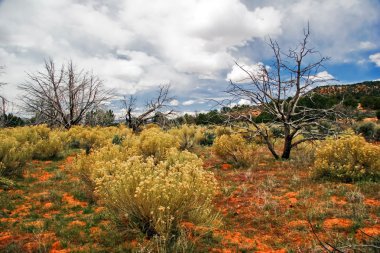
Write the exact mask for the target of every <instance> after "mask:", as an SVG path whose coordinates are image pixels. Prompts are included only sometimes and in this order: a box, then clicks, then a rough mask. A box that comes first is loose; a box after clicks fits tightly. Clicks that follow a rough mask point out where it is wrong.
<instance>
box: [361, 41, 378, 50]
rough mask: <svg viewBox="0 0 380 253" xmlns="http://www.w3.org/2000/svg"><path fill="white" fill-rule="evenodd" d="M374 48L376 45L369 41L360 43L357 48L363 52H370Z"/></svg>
mask: <svg viewBox="0 0 380 253" xmlns="http://www.w3.org/2000/svg"><path fill="white" fill-rule="evenodd" d="M376 47H377V46H376V44H375V43H373V42H371V41H361V42H360V44H359V48H360V49H363V50H371V49H375V48H376Z"/></svg>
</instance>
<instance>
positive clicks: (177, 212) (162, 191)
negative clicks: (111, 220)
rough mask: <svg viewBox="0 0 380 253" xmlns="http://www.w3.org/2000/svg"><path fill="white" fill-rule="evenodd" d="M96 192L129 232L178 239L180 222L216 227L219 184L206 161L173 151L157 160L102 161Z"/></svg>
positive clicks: (138, 158)
mask: <svg viewBox="0 0 380 253" xmlns="http://www.w3.org/2000/svg"><path fill="white" fill-rule="evenodd" d="M93 167H94V169H95V170H96V171H97V173H98V178H97V179H96V185H97V186H96V190H97V192H98V194H99V196H100V197H101V199H102V201H103V202H105V203H106V206H107V207H108V209H109V211H110V212H111V213H112V214H113V216H114V217H115V218H116V219H117V221H118V222H119V224H120V223H121V224H123V225H124V226H125V227H126V228H127V229H128V230H131V231H135V232H136V231H139V232H142V233H144V234H146V235H147V236H148V237H154V236H159V237H161V238H165V240H166V241H167V242H169V241H171V240H173V241H175V240H176V237H177V236H178V235H179V234H180V231H181V223H183V222H191V223H193V224H195V225H202V226H211V225H212V224H214V223H215V222H216V220H217V215H215V214H214V212H213V204H212V200H213V198H214V196H215V194H216V192H217V183H216V180H215V178H214V176H213V174H212V173H211V172H208V171H205V170H204V169H203V168H202V160H200V159H199V158H197V156H196V155H194V154H192V153H190V152H187V151H182V152H180V151H178V150H176V149H171V150H170V151H169V152H167V160H165V161H161V162H159V163H158V164H156V162H155V161H154V159H153V157H148V158H147V159H144V158H143V157H141V156H132V157H130V158H129V159H128V160H127V161H120V160H117V159H115V160H109V161H98V162H96V163H95V164H94V165H93Z"/></svg>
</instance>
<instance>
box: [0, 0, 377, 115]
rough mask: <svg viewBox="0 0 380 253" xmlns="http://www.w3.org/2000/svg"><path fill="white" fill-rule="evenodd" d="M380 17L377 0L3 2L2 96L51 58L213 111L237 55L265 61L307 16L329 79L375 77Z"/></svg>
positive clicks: (110, 83) (290, 40) (143, 92)
mask: <svg viewBox="0 0 380 253" xmlns="http://www.w3.org/2000/svg"><path fill="white" fill-rule="evenodd" d="M379 13H380V1H378V0H320V1H314V0H271V1H269V0H240V1H239V0H183V1H174V0H155V1H151V0H150V1H148V0H138V1H136V0H135V1H132V0H123V1H122V0H107V1H106V0H0V65H4V66H5V67H6V68H5V73H4V74H2V75H1V76H0V81H2V82H7V83H8V85H7V86H6V87H5V88H2V91H1V92H2V93H5V95H6V96H7V97H8V98H9V99H12V100H15V101H16V98H17V96H18V95H19V92H18V90H17V85H18V84H20V83H22V82H23V81H24V80H25V79H26V76H27V75H26V73H34V72H36V71H38V70H42V64H43V61H44V59H46V58H49V57H50V58H52V59H54V61H55V62H56V63H59V64H61V63H63V62H65V61H67V60H69V59H72V60H73V62H74V63H75V64H76V65H77V66H78V67H80V68H84V69H88V70H93V72H94V73H95V74H97V75H98V76H99V77H100V78H101V79H102V80H104V84H105V86H106V87H110V88H114V89H115V90H116V91H117V95H119V96H122V95H127V94H136V95H137V96H138V97H139V98H140V101H144V100H146V99H147V97H149V96H151V95H152V94H154V92H155V90H157V87H158V85H160V84H167V83H170V84H171V92H172V95H174V96H176V100H175V101H173V105H176V106H177V108H178V110H180V111H202V110H207V109H209V108H210V106H211V103H210V102H209V100H208V99H210V98H218V97H222V96H223V90H225V89H226V87H227V85H228V82H227V80H228V79H229V78H234V77H238V76H239V73H237V71H236V67H234V61H235V60H236V61H238V62H239V63H241V64H244V65H247V66H252V67H253V68H254V67H255V66H256V65H257V64H258V63H264V64H267V63H268V62H270V60H271V54H270V51H269V50H268V48H267V46H266V44H265V41H266V40H267V39H268V37H271V38H274V39H276V40H277V41H278V42H279V43H280V45H281V46H282V48H285V49H286V48H289V47H291V46H292V45H294V44H295V42H296V41H297V40H298V39H300V38H301V37H302V29H303V28H304V27H305V26H306V24H307V22H308V21H309V23H310V26H311V34H312V36H311V42H312V45H313V47H314V48H316V49H318V50H319V51H320V52H321V54H322V55H324V56H329V57H331V60H330V61H329V62H328V64H326V70H324V71H325V72H323V73H321V75H327V76H333V77H334V78H336V79H338V80H340V81H341V82H342V83H352V82H357V81H363V80H375V79H379V78H380V15H379ZM242 102H244V101H242ZM114 105H115V104H114ZM115 110H116V108H115Z"/></svg>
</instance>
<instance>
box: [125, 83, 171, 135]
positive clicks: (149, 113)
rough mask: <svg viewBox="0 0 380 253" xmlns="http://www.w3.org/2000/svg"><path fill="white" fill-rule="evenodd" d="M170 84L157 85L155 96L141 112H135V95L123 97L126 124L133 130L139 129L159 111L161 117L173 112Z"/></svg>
mask: <svg viewBox="0 0 380 253" xmlns="http://www.w3.org/2000/svg"><path fill="white" fill-rule="evenodd" d="M169 89H170V85H161V86H160V87H159V90H158V93H157V96H156V97H154V98H152V99H151V100H149V101H148V102H147V103H146V105H145V108H144V110H143V111H142V112H140V113H139V112H136V102H137V98H136V96H133V95H131V96H129V97H124V100H123V104H124V109H125V111H126V113H125V122H126V125H127V126H128V127H129V128H131V129H132V130H133V131H134V132H137V131H139V130H140V128H141V126H142V125H144V124H146V123H148V122H151V121H153V119H154V118H155V117H156V115H157V113H160V115H161V117H168V116H170V115H172V114H174V110H173V108H172V107H171V106H170V102H171V101H172V100H173V97H170V96H169Z"/></svg>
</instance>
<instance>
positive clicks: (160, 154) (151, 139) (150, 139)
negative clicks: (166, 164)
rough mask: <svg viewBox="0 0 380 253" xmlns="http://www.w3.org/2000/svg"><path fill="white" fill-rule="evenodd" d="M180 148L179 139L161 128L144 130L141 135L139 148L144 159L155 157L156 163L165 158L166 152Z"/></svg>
mask: <svg viewBox="0 0 380 253" xmlns="http://www.w3.org/2000/svg"><path fill="white" fill-rule="evenodd" d="M173 147H174V148H178V147H179V141H178V139H177V138H176V137H175V136H173V135H171V134H169V133H166V132H164V131H162V130H161V129H159V128H148V129H144V130H143V131H142V132H141V133H140V135H139V142H138V148H139V150H140V152H141V154H142V155H143V156H144V157H148V156H153V157H154V158H155V160H156V161H160V160H163V159H164V158H165V154H166V151H167V150H169V149H170V148H173Z"/></svg>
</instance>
